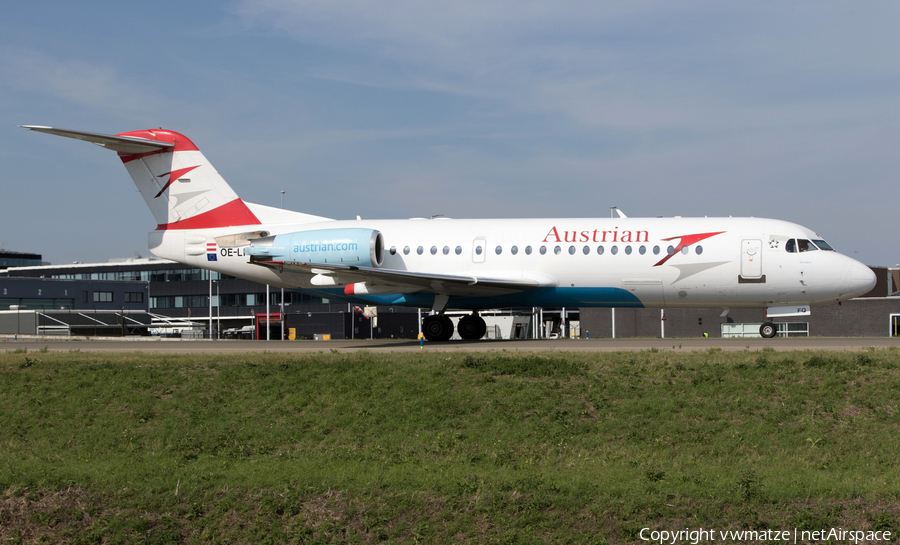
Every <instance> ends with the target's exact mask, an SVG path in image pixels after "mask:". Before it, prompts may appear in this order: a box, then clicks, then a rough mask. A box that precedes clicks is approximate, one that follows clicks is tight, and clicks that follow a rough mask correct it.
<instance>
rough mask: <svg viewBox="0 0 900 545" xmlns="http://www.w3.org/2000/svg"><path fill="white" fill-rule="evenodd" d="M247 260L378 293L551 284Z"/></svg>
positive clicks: (493, 290)
mask: <svg viewBox="0 0 900 545" xmlns="http://www.w3.org/2000/svg"><path fill="white" fill-rule="evenodd" d="M250 262H251V263H253V264H255V265H261V266H263V267H269V268H271V269H276V270H278V271H279V272H280V271H282V270H289V271H295V272H300V273H305V274H313V275H323V276H329V277H332V278H334V279H335V280H337V281H338V282H339V283H338V284H334V285H341V284H343V285H347V284H353V283H356V282H366V283H367V284H372V285H375V286H378V289H379V293H390V287H395V288H396V292H398V293H406V292H410V291H424V292H427V293H434V294H440V295H452V296H461V297H485V296H491V295H503V294H507V293H516V292H521V291H525V290H529V289H531V288H537V287H539V286H543V285H551V284H550V283H549V282H542V281H539V280H537V279H529V278H520V279H503V278H489V277H481V276H474V275H473V276H468V275H454V274H435V273H422V272H413V271H401V270H397V269H375V268H372V267H354V266H350V265H335V264H331V263H328V264H325V263H305V262H300V261H268V260H255V259H252V258H251V261H250ZM553 285H555V284H553ZM410 288H414V289H410Z"/></svg>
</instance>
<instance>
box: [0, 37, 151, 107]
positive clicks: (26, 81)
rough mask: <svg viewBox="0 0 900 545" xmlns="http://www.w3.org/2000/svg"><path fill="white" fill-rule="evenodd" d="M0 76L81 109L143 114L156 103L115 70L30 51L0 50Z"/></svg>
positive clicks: (4, 48) (5, 48)
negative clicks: (90, 107)
mask: <svg viewBox="0 0 900 545" xmlns="http://www.w3.org/2000/svg"><path fill="white" fill-rule="evenodd" d="M0 74H2V75H3V78H2V79H3V80H5V81H6V85H9V86H12V87H14V88H16V89H19V90H24V91H30V92H35V93H40V94H44V95H49V96H52V97H55V98H59V99H63V100H66V101H69V102H73V103H76V104H80V105H84V106H92V107H100V108H103V109H108V110H118V111H131V112H142V111H143V112H146V111H150V110H152V109H154V107H156V106H158V105H159V100H158V99H157V98H156V97H155V96H154V95H153V94H152V93H149V92H148V91H147V90H146V89H145V88H144V87H142V86H139V85H137V84H135V83H132V82H130V81H128V80H127V79H126V78H124V77H122V76H120V75H119V74H118V72H117V71H116V69H114V68H112V67H109V66H99V65H96V64H92V63H89V62H86V61H83V60H65V59H61V58H58V57H53V56H50V55H47V54H45V53H42V52H40V51H35V50H31V49H23V48H15V47H3V48H0Z"/></svg>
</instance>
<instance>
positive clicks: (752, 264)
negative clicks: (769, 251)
mask: <svg viewBox="0 0 900 545" xmlns="http://www.w3.org/2000/svg"><path fill="white" fill-rule="evenodd" d="M762 275H763V274H762V241H761V240H743V241H741V278H744V279H746V280H755V279H758V278H762Z"/></svg>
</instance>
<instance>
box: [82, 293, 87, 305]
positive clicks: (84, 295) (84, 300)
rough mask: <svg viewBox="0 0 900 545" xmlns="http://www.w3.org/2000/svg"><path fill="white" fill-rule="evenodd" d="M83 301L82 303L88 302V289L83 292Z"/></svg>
mask: <svg viewBox="0 0 900 545" xmlns="http://www.w3.org/2000/svg"><path fill="white" fill-rule="evenodd" d="M81 302H82V303H87V302H88V292H86V291H83V292H81Z"/></svg>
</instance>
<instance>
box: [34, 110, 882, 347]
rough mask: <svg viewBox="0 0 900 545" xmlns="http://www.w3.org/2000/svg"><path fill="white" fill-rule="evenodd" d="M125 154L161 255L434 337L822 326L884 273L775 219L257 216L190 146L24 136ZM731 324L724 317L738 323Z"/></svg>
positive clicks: (179, 141) (177, 138)
mask: <svg viewBox="0 0 900 545" xmlns="http://www.w3.org/2000/svg"><path fill="white" fill-rule="evenodd" d="M20 126H21V127H23V128H26V129H30V130H32V131H38V132H43V133H48V134H53V135H57V136H63V137H67V138H74V139H76V140H83V141H86V142H90V143H93V144H96V145H98V146H101V147H104V148H106V149H109V150H112V151H115V152H117V153H118V156H119V159H121V161H122V163H123V164H124V165H125V168H126V169H127V170H128V173H129V174H130V175H131V178H132V179H133V180H134V183H135V185H136V186H137V188H138V190H139V191H140V193H141V195H142V196H143V198H144V201H145V202H146V203H147V206H148V207H149V208H150V211H151V213H152V214H153V217H154V219H155V220H156V223H157V226H156V229H155V230H153V231H151V232H150V233H149V246H150V250H151V251H152V252H153V253H154V254H155V255H157V256H159V257H162V258H166V259H171V260H173V261H177V262H180V263H184V264H186V265H189V266H192V267H198V268H205V269H210V270H214V271H218V272H220V273H224V274H229V275H232V276H236V277H239V278H244V279H247V280H252V281H255V282H260V283H264V284H269V285H272V286H276V287H282V288H297V289H300V290H301V291H303V292H306V293H310V294H313V295H316V296H319V297H323V298H327V299H330V300H339V301H347V302H351V303H357V304H366V305H390V306H408V307H418V308H422V309H428V310H430V311H432V312H431V314H430V315H428V316H426V317H425V318H424V320H423V324H422V326H423V333H424V334H425V337H426V339H428V340H429V341H446V340H449V339H450V337H451V336H452V335H453V330H454V325H453V322H452V321H451V320H450V318H449V317H448V316H447V315H446V314H445V311H447V310H448V309H457V310H464V311H469V310H470V311H472V313H471V314H468V315H466V316H464V317H462V318H461V319H460V320H459V323H458V325H457V326H456V329H457V331H458V333H459V336H460V337H461V338H462V339H466V340H471V339H480V338H482V337H483V336H484V334H485V331H486V326H485V322H484V320H483V319H482V318H481V317H480V316H479V314H478V313H479V311H481V310H484V309H493V308H509V307H613V308H614V307H620V308H622V307H632V308H662V309H666V308H707V309H708V308H722V309H724V311H725V313H727V312H728V310H729V309H733V308H765V309H766V316H767V318H766V321H765V322H764V323H763V324H762V325H761V326H760V335H761V336H763V337H766V338H771V337H774V336H775V335H776V334H777V325H776V324H775V323H774V322H773V321H772V320H771V319H772V318H774V317H784V316H798V315H808V314H810V305H820V304H828V303H840V302H841V301H845V300H847V299H850V298H853V297H856V296H858V295H862V294H864V293H866V292H868V291H870V290H871V289H872V288H873V287H874V286H875V274H874V273H873V272H872V270H871V269H870V268H869V267H867V266H865V265H863V264H862V263H859V262H858V261H856V260H854V259H852V258H850V257H848V256H845V255H842V254H840V253H838V252H837V251H835V250H834V249H833V248H832V247H831V246H830V245H829V244H828V243H827V242H825V240H824V239H823V237H820V236H819V235H817V234H816V233H815V232H814V231H812V230H810V229H807V228H806V227H803V226H801V225H797V224H795V223H790V222H787V221H781V220H774V219H764V218H732V217H714V218H707V217H704V218H682V217H677V216H676V217H668V218H662V217H659V218H637V217H635V218H629V217H626V216H625V215H624V214H621V213H620V214H619V217H618V218H543V219H450V218H445V217H432V218H430V219H428V218H411V219H405V220H369V219H361V218H360V217H358V216H357V218H356V219H355V220H335V219H330V218H325V217H321V216H315V215H311V214H305V213H300V212H293V211H288V210H283V209H279V208H273V207H269V206H264V205H260V204H253V203H248V202H244V201H243V200H241V198H240V197H238V195H237V194H236V193H235V192H234V190H233V189H232V188H231V186H229V185H228V183H227V182H226V181H225V180H224V179H223V178H222V176H221V175H220V174H219V173H218V172H217V171H216V169H215V168H214V167H213V166H212V164H210V162H209V161H208V160H207V159H206V157H205V156H204V155H203V153H201V151H200V150H199V149H198V148H197V146H196V145H195V144H194V143H193V142H192V141H191V140H190V139H188V138H187V137H185V136H184V135H182V134H179V133H177V132H174V131H170V130H165V129H147V130H138V131H132V132H123V133H119V134H115V135H106V134H96V133H91V132H84V131H72V130H65V129H57V128H53V127H45V126H38V125H20ZM723 315H724V314H723Z"/></svg>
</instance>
